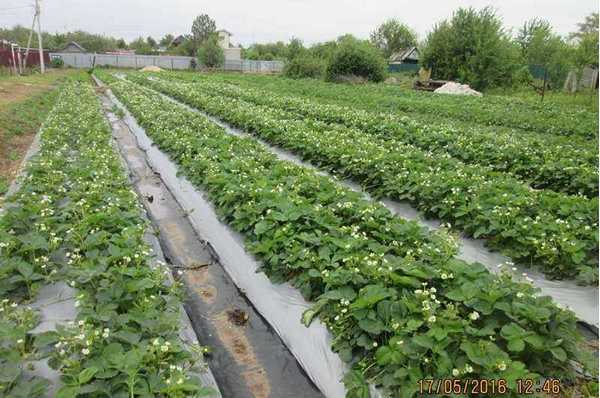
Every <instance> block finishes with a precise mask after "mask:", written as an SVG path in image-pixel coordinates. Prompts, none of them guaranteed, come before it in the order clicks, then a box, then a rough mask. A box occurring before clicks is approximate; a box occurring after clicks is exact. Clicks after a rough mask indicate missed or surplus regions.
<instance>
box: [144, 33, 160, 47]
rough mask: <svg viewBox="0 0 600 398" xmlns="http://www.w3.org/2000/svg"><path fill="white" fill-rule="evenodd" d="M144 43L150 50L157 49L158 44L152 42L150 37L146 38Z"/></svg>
mask: <svg viewBox="0 0 600 398" xmlns="http://www.w3.org/2000/svg"><path fill="white" fill-rule="evenodd" d="M146 43H147V44H148V45H149V46H150V48H153V49H155V48H157V47H158V43H157V42H156V40H154V38H153V37H152V36H148V37H146Z"/></svg>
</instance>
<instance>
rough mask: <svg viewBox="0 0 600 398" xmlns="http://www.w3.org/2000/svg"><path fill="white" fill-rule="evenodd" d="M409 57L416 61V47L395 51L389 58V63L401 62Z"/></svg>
mask: <svg viewBox="0 0 600 398" xmlns="http://www.w3.org/2000/svg"><path fill="white" fill-rule="evenodd" d="M411 55H413V57H414V58H416V59H418V58H419V51H418V50H417V47H408V48H404V49H402V50H400V51H396V52H395V53H393V54H392V55H391V56H390V62H402V61H404V60H405V59H406V58H408V57H410V56H411Z"/></svg>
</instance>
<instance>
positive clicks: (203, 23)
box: [192, 14, 217, 45]
mask: <svg viewBox="0 0 600 398" xmlns="http://www.w3.org/2000/svg"><path fill="white" fill-rule="evenodd" d="M216 30H217V25H216V24H215V21H213V20H212V19H211V18H210V17H209V16H208V15H206V14H202V15H198V16H197V17H196V19H194V22H193V23H192V38H193V40H194V41H195V42H196V43H197V44H198V45H201V44H202V43H204V41H206V40H207V39H208V38H209V37H211V35H212V34H213V33H215V31H216Z"/></svg>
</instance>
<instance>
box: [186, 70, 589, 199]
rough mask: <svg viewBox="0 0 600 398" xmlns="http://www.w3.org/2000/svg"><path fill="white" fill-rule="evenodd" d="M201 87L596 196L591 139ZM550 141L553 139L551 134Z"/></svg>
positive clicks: (262, 92)
mask: <svg viewBox="0 0 600 398" xmlns="http://www.w3.org/2000/svg"><path fill="white" fill-rule="evenodd" d="M197 84H198V85H199V87H198V88H199V89H202V90H206V91H208V92H214V93H218V94H220V95H226V96H228V97H232V98H240V99H243V100H245V101H249V102H252V103H255V104H259V105H266V106H269V107H272V108H277V109H284V110H286V111H289V112H292V113H295V114H297V116H296V117H297V118H300V119H303V118H305V117H311V118H314V119H317V120H321V121H324V122H327V123H340V124H343V125H345V126H348V127H351V128H356V129H358V130H361V131H363V132H366V133H369V134H373V135H375V136H377V137H381V138H384V139H390V140H398V141H400V142H406V143H409V144H412V145H415V146H416V147H418V148H420V149H423V150H429V151H434V152H437V153H441V154H444V153H447V154H449V155H451V156H452V157H454V158H457V159H459V160H461V161H463V162H465V163H469V164H477V165H482V166H488V167H490V168H492V169H494V170H496V171H501V172H509V173H511V174H514V175H515V176H516V177H517V178H519V179H521V180H522V181H525V182H527V183H528V184H529V185H531V186H532V187H533V188H536V189H551V190H554V191H557V192H563V193H567V194H582V195H586V196H587V197H590V198H593V197H596V196H598V152H597V150H596V148H594V147H592V145H588V147H582V146H577V145H571V144H570V142H569V139H568V138H562V137H557V139H555V140H554V142H548V141H549V139H548V137H546V138H544V137H541V136H539V135H538V134H511V133H492V132H477V131H472V130H460V129H455V128H452V127H447V128H443V129H442V128H436V127H432V126H430V125H426V124H423V123H418V122H416V121H414V120H411V119H410V118H408V117H396V116H394V115H392V114H383V113H381V114H378V113H373V112H368V111H364V110H359V109H353V108H350V107H344V106H338V105H325V104H319V103H317V102H315V101H310V100H308V99H304V98H299V97H294V96H283V95H278V94H275V93H273V92H269V91H265V90H260V89H252V88H240V87H237V86H234V85H229V84H221V83H213V82H210V81H206V80H199V81H198V83H197ZM551 141H552V140H551Z"/></svg>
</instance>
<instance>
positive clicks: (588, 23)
mask: <svg viewBox="0 0 600 398" xmlns="http://www.w3.org/2000/svg"><path fill="white" fill-rule="evenodd" d="M598 23H599V18H598V13H597V12H593V13H591V14H590V15H588V16H587V17H585V20H584V21H583V22H581V23H578V24H577V27H578V28H579V30H578V31H577V32H573V33H571V34H570V35H569V37H570V38H571V39H582V38H583V37H584V36H585V35H587V34H590V33H595V34H598Z"/></svg>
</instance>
